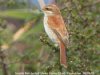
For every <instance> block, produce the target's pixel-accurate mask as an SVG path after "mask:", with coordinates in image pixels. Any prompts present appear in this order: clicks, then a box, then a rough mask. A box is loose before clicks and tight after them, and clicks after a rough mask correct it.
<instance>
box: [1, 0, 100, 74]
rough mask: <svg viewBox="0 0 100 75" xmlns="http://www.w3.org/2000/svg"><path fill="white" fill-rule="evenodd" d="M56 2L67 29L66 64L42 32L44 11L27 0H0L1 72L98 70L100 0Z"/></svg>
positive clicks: (99, 72) (92, 71) (94, 71)
mask: <svg viewBox="0 0 100 75" xmlns="http://www.w3.org/2000/svg"><path fill="white" fill-rule="evenodd" d="M56 3H57V5H58V6H59V8H60V10H61V13H62V16H63V18H64V21H65V24H66V25H67V26H68V28H69V33H70V45H69V47H68V49H67V57H68V59H67V60H68V68H67V69H64V68H61V66H60V64H59V51H58V50H57V51H56V52H55V48H54V47H53V43H52V42H51V41H50V40H49V39H48V37H47V35H46V33H45V32H44V27H43V13H42V12H41V11H40V10H39V9H37V8H36V7H35V6H34V5H32V4H30V2H27V0H23V1H19V0H18V1H17V0H0V75H16V73H20V72H47V73H49V72H68V73H75V72H77V73H81V74H83V75H86V74H87V73H90V75H93V74H94V75H99V74H100V65H99V62H100V61H99V60H100V57H99V55H100V1H99V0H56ZM23 29H24V31H25V32H24V33H23V34H21V36H20V37H19V38H18V39H17V40H14V36H15V34H16V33H17V32H18V31H19V30H23ZM18 34H19V33H18ZM15 37H18V36H17V35H16V36H15ZM2 46H3V47H2ZM63 69H64V70H63ZM85 73H86V74H85ZM48 75H49V74H48ZM69 75H70V74H69Z"/></svg>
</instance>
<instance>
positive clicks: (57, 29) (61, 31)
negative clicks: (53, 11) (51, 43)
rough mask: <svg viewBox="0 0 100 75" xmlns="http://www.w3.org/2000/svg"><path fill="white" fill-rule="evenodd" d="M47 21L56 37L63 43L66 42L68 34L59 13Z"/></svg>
mask: <svg viewBox="0 0 100 75" xmlns="http://www.w3.org/2000/svg"><path fill="white" fill-rule="evenodd" d="M48 23H49V25H50V27H51V29H52V30H53V31H54V33H55V34H56V35H57V37H58V39H59V40H60V41H61V42H62V43H64V45H66V44H68V38H69V35H68V31H67V29H66V26H65V24H64V21H63V19H62V17H61V16H59V15H57V16H51V17H49V18H48Z"/></svg>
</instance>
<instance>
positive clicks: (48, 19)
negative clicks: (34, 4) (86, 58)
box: [42, 4, 69, 68]
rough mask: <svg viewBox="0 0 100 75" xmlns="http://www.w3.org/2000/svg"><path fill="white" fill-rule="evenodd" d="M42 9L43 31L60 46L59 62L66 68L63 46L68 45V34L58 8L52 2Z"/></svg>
mask: <svg viewBox="0 0 100 75" xmlns="http://www.w3.org/2000/svg"><path fill="white" fill-rule="evenodd" d="M42 10H43V12H44V28H45V31H46V33H47V35H48V36H49V38H50V39H51V40H52V41H53V42H54V43H55V44H57V45H58V46H59V47H60V64H61V65H62V66H64V67H65V68H67V64H66V50H65V47H66V46H67V45H68V38H69V35H68V31H67V29H66V26H65V24H64V20H63V18H62V16H61V13H60V10H59V8H58V7H57V6H56V5H54V4H51V5H48V6H45V7H44V8H43V9H42Z"/></svg>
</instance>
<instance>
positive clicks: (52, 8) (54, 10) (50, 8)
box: [42, 4, 60, 16]
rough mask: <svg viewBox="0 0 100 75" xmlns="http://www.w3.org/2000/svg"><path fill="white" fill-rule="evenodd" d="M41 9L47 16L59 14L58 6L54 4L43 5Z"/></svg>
mask: <svg viewBox="0 0 100 75" xmlns="http://www.w3.org/2000/svg"><path fill="white" fill-rule="evenodd" d="M42 11H43V12H44V14H45V15H47V16H52V15H59V14H60V10H59V8H58V7H57V6H56V5H54V4H51V5H47V6H45V7H44V8H43V9H42Z"/></svg>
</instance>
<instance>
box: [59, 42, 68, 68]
mask: <svg viewBox="0 0 100 75" xmlns="http://www.w3.org/2000/svg"><path fill="white" fill-rule="evenodd" d="M60 64H61V65H62V66H64V67H65V68H67V61H66V49H65V46H64V44H63V43H60Z"/></svg>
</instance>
